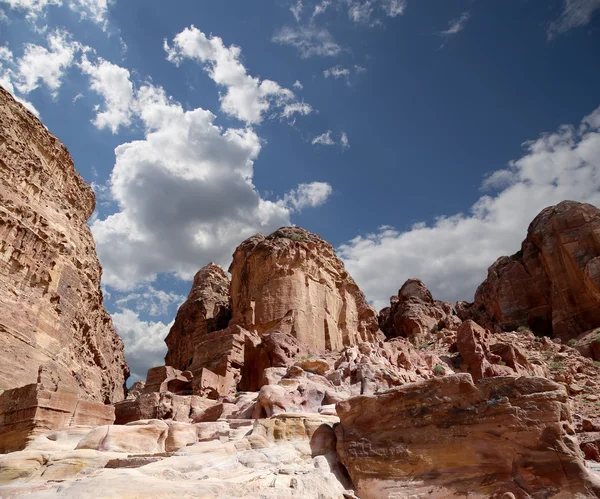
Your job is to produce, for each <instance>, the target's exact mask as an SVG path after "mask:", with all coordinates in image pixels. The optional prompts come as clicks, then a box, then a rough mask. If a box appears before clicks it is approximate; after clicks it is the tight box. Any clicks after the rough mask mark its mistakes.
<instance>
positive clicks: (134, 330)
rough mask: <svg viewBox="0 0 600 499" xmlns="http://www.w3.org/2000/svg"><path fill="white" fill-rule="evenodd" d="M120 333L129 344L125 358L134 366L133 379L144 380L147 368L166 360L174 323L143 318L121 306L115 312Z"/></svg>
mask: <svg viewBox="0 0 600 499" xmlns="http://www.w3.org/2000/svg"><path fill="white" fill-rule="evenodd" d="M112 320H113V323H114V325H115V329H116V330H117V333H118V335H119V336H120V337H121V338H122V339H123V342H124V343H125V345H126V348H125V359H126V360H127V363H128V364H129V368H130V369H131V378H130V381H131V382H135V381H137V380H140V379H141V380H145V379H146V373H147V371H148V368H150V367H153V366H160V365H163V364H164V363H165V355H166V353H167V346H166V344H165V342H164V339H165V337H166V336H167V334H169V329H171V326H173V321H171V322H170V323H169V324H164V323H163V322H160V321H157V322H153V321H144V320H142V319H140V316H139V314H138V313H137V312H134V311H133V310H129V309H121V310H120V311H118V312H115V313H113V314H112Z"/></svg>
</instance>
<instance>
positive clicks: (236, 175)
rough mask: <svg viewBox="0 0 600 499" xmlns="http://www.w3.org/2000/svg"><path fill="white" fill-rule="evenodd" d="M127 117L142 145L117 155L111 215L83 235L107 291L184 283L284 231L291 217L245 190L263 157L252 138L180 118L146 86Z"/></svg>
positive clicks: (199, 112) (205, 114)
mask: <svg viewBox="0 0 600 499" xmlns="http://www.w3.org/2000/svg"><path fill="white" fill-rule="evenodd" d="M135 109H136V112H137V113H139V115H140V119H141V122H142V124H143V126H144V129H145V138H144V139H143V140H137V141H134V142H129V143H126V144H123V145H121V146H119V147H117V148H116V150H115V155H116V164H115V167H114V169H113V172H112V174H111V179H110V188H111V194H112V197H113V199H114V200H115V201H116V202H117V203H118V206H119V211H118V212H117V213H115V214H113V215H110V216H108V217H106V218H105V219H104V220H96V221H95V222H94V223H93V224H92V226H91V227H92V231H93V233H94V237H95V240H96V245H97V249H98V254H99V257H100V260H101V261H102V265H103V267H104V277H103V280H104V283H105V284H106V285H109V286H111V287H113V288H116V289H120V290H130V289H134V288H135V287H136V285H137V284H139V283H141V282H149V281H153V280H154V279H155V278H156V276H157V274H160V273H170V274H175V276H177V277H180V278H183V279H190V278H191V277H192V276H193V275H194V273H195V272H196V271H197V270H198V268H199V267H200V266H202V265H203V264H206V263H208V262H210V261H214V262H217V263H219V264H221V265H227V264H228V263H229V260H230V256H231V254H232V252H233V250H234V249H235V247H236V246H237V245H238V244H239V242H240V241H242V240H243V239H244V238H246V237H249V236H251V235H253V234H255V233H257V232H270V231H272V230H274V229H276V228H277V227H280V226H282V225H288V224H289V223H290V213H291V208H290V207H289V206H286V205H283V204H282V203H281V202H271V201H268V200H265V199H262V198H261V196H260V195H259V194H258V192H257V191H256V189H255V187H254V185H253V184H252V176H253V167H254V160H255V159H256V158H257V157H258V154H259V152H260V149H261V141H260V139H259V137H258V136H257V135H256V133H255V132H254V131H253V130H251V129H249V128H246V129H232V128H230V129H223V128H220V127H218V126H216V125H215V124H214V119H215V116H214V115H213V114H212V113H211V112H209V111H205V110H204V109H200V108H198V109H194V110H191V111H184V110H183V108H182V107H181V105H180V104H179V103H177V102H175V101H173V100H172V99H170V98H168V97H167V96H166V95H165V92H164V90H163V89H162V88H159V87H154V86H150V85H145V86H142V87H141V88H140V89H139V91H138V93H137V97H136V105H135Z"/></svg>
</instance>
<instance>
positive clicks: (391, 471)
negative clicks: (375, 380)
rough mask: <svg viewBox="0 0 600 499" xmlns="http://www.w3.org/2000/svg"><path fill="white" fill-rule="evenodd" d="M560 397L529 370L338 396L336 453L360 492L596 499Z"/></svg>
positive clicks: (598, 488)
mask: <svg viewBox="0 0 600 499" xmlns="http://www.w3.org/2000/svg"><path fill="white" fill-rule="evenodd" d="M567 400H568V397H567V393H566V391H565V389H564V387H562V386H561V385H559V384H557V383H554V382H552V381H549V380H546V379H543V378H539V377H527V376H523V377H519V378H514V377H496V378H488V379H485V380H483V381H482V382H480V383H479V384H477V385H475V384H473V382H472V380H471V377H470V375H468V374H460V375H452V376H445V377H441V378H434V379H430V380H427V381H422V382H419V383H414V384H409V385H405V386H401V387H398V388H393V389H391V390H389V391H387V392H384V393H381V394H379V395H371V396H360V397H355V398H352V399H350V400H346V401H344V402H341V403H339V404H338V405H337V412H338V415H339V417H340V421H341V424H340V426H339V427H338V428H337V431H336V434H337V436H338V453H339V455H340V458H341V461H342V463H343V464H344V465H345V466H346V469H347V470H348V472H349V473H350V477H351V478H352V481H353V483H354V485H355V487H356V488H357V494H358V495H359V497H361V498H365V499H370V498H377V499H380V498H386V497H387V498H391V497H402V496H403V495H408V494H412V495H414V496H415V497H420V495H421V494H422V495H423V496H424V497H430V498H447V497H454V496H455V495H465V496H467V495H468V496H469V497H482V498H483V497H490V495H492V494H498V496H494V497H500V495H501V494H513V495H510V497H515V498H526V497H532V496H533V497H565V498H567V497H575V496H576V495H577V494H580V495H581V496H582V497H597V496H598V494H600V482H599V481H598V478H597V477H595V476H592V475H591V474H590V473H589V472H588V470H587V469H586V468H585V465H584V462H583V456H582V455H581V452H580V450H579V448H578V447H579V446H578V445H577V441H576V439H574V438H573V437H572V436H571V435H573V428H572V426H571V417H570V411H569V408H568V405H567ZM502 497H509V496H506V495H505V496H502Z"/></svg>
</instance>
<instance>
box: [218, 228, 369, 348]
mask: <svg viewBox="0 0 600 499" xmlns="http://www.w3.org/2000/svg"><path fill="white" fill-rule="evenodd" d="M229 272H230V273H231V276H232V278H231V287H230V294H231V299H232V323H235V324H239V325H241V326H243V327H245V328H246V329H249V330H257V331H258V333H259V334H262V333H264V332H266V331H267V330H270V329H273V328H274V327H275V326H278V329H279V330H281V331H283V332H288V333H290V334H291V335H292V336H294V337H295V338H297V339H298V341H299V342H300V343H301V344H303V345H305V346H306V347H308V348H316V349H320V350H323V349H328V350H339V349H341V348H343V347H344V346H348V345H354V344H357V343H359V342H361V341H371V340H373V339H374V338H375V337H376V333H377V330H378V324H377V316H376V313H375V311H374V310H373V308H372V307H371V306H369V304H368V303H367V301H366V299H365V297H364V295H363V294H362V292H361V291H360V289H359V288H358V286H357V285H356V283H355V282H354V280H353V279H352V278H351V277H350V275H349V274H348V272H347V271H346V270H345V269H344V265H343V263H342V261H341V260H340V259H339V258H338V257H337V256H336V254H335V250H334V249H333V247H332V246H331V245H330V244H328V243H327V242H325V241H324V240H323V239H321V238H320V237H318V236H316V235H315V234H311V233H310V232H308V231H306V230H304V229H301V228H299V227H284V228H281V229H279V230H277V231H276V232H274V233H273V234H271V235H270V236H268V237H265V236H263V235H256V236H253V237H251V238H249V239H247V240H246V241H244V242H243V243H242V244H241V245H240V246H239V247H238V248H237V249H236V251H235V253H234V255H233V262H232V263H231V266H230V268H229ZM285 324H287V325H288V326H289V330H288V329H286V328H285V327H284V325H285Z"/></svg>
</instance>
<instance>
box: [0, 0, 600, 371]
mask: <svg viewBox="0 0 600 499" xmlns="http://www.w3.org/2000/svg"><path fill="white" fill-rule="evenodd" d="M0 85H2V86H3V87H4V88H6V89H7V90H9V91H10V92H11V93H13V95H15V97H16V98H17V99H18V100H20V101H21V102H22V103H23V104H24V105H26V106H27V107H28V108H29V109H30V110H31V111H32V112H34V113H35V114H37V115H38V117H39V118H40V119H41V120H42V122H43V123H44V124H45V125H46V126H47V127H48V129H49V130H50V131H51V132H52V133H54V134H55V135H56V136H58V137H59V138H60V139H61V141H62V142H63V143H64V144H65V145H66V146H67V147H68V149H69V151H70V152H71V155H72V157H73V160H74V162H75V166H76V168H77V169H78V171H79V172H80V173H81V174H82V176H83V177H84V178H85V179H86V181H87V182H88V183H90V184H91V185H92V187H93V188H94V191H95V192H96V197H97V210H96V212H95V213H94V214H93V216H92V217H91V219H90V220H89V222H88V223H89V225H90V227H91V229H92V233H93V234H94V238H95V241H96V246H97V251H98V256H99V258H100V261H101V263H102V266H103V269H104V272H103V291H104V297H105V302H106V307H107V309H108V311H109V312H110V313H111V315H112V318H113V322H114V324H115V326H116V328H117V331H118V333H119V334H120V335H121V337H122V338H123V340H124V342H125V353H126V358H127V360H128V362H129V363H130V366H131V369H132V378H131V380H130V381H135V380H136V379H138V378H142V379H143V378H144V377H145V374H146V370H147V369H148V368H149V367H152V366H156V365H160V364H162V363H163V358H164V355H165V353H166V347H165V344H164V341H163V340H164V338H165V337H166V335H167V333H168V331H169V328H170V327H171V324H172V322H173V319H174V317H175V314H176V311H177V308H178V306H179V305H180V304H181V303H182V302H183V301H184V300H185V298H186V296H187V294H188V292H189V289H190V285H191V279H192V277H193V275H194V273H195V272H196V271H197V270H198V269H200V268H201V267H203V266H204V265H206V264H208V263H209V262H211V261H213V262H216V263H218V264H220V265H222V266H223V267H224V268H225V269H227V267H228V265H229V263H230V261H231V255H232V253H233V250H234V249H235V247H236V246H237V245H238V244H239V243H241V242H242V241H243V240H244V239H245V238H247V237H249V236H251V235H253V234H255V233H258V232H261V233H264V234H268V233H270V232H272V231H273V230H275V229H277V228H278V227H281V226H283V225H290V224H294V225H299V226H302V227H304V228H306V229H308V230H310V231H312V232H315V233H317V234H319V235H320V236H321V237H323V238H324V239H326V240H327V241H329V242H330V243H331V244H333V245H334V246H335V247H336V248H337V251H338V254H339V255H340V256H341V257H342V259H343V260H344V262H345V265H346V268H347V269H348V270H349V271H350V274H351V275H352V276H353V277H354V279H355V280H356V281H357V282H358V284H359V286H360V287H361V289H362V290H363V291H364V292H365V294H366V296H367V298H368V299H369V301H370V302H371V303H372V304H373V305H374V306H375V307H376V308H377V309H380V308H382V307H384V306H386V304H388V303H389V297H390V296H391V295H393V294H396V293H397V292H398V289H399V288H400V287H401V285H402V284H403V283H404V281H405V280H406V279H407V278H410V277H417V278H420V279H422V280H423V281H424V282H425V284H426V285H427V286H428V287H429V289H430V290H431V291H432V293H433V295H434V297H435V298H438V299H443V300H450V301H454V300H472V299H473V294H474V292H475V289H476V288H477V285H478V284H480V283H481V282H482V281H483V280H484V279H485V276H486V273H487V268H488V267H489V266H490V265H491V264H492V263H493V262H494V261H495V260H496V259H497V258H498V257H500V256H502V255H510V254H513V253H515V252H516V251H518V249H519V248H520V244H521V241H522V240H523V239H524V237H525V235H526V231H527V226H528V224H529V223H530V222H531V220H532V219H533V218H534V217H535V215H536V214H537V213H538V212H539V211H540V210H542V209H543V208H545V207H547V206H550V205H552V204H555V203H558V202H560V201H562V200H564V199H573V200H578V201H586V202H591V203H593V204H596V205H598V206H600V107H598V106H599V105H600V93H599V89H600V0H548V1H542V0H537V1H536V0H514V1H511V2H506V1H502V0H485V1H484V0H418V1H417V0H316V1H315V0H262V1H258V0H255V1H252V0H221V1H219V2H214V1H206V0H205V1H199V0H179V1H177V2H168V3H167V2H164V1H159V0H126V1H125V0H0Z"/></svg>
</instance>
